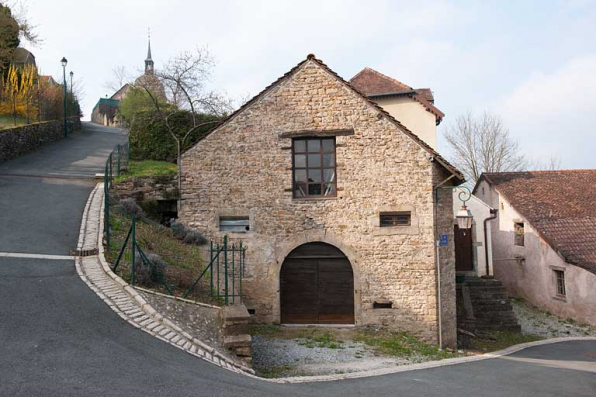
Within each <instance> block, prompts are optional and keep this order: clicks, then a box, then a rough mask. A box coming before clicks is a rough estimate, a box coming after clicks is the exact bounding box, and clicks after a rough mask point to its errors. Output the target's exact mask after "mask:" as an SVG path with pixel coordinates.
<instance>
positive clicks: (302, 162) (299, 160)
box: [294, 154, 306, 168]
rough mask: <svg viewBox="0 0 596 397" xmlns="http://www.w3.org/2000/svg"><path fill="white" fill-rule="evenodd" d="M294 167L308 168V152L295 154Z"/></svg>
mask: <svg viewBox="0 0 596 397" xmlns="http://www.w3.org/2000/svg"><path fill="white" fill-rule="evenodd" d="M294 167H298V168H306V154H297V155H295V156H294Z"/></svg>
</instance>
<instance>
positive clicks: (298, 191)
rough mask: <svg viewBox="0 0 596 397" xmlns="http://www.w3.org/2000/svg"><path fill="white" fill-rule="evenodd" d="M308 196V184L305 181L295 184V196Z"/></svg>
mask: <svg viewBox="0 0 596 397" xmlns="http://www.w3.org/2000/svg"><path fill="white" fill-rule="evenodd" d="M304 196H306V184H304V183H297V184H296V186H294V197H304Z"/></svg>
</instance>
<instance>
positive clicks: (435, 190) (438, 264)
mask: <svg viewBox="0 0 596 397" xmlns="http://www.w3.org/2000/svg"><path fill="white" fill-rule="evenodd" d="M453 178H455V175H451V176H450V177H449V178H447V179H445V180H444V181H443V182H441V183H439V184H438V185H436V186H435V187H434V188H433V193H434V196H435V197H434V204H435V205H434V208H433V213H434V214H433V215H434V218H435V236H434V237H435V266H436V268H437V307H438V310H437V317H438V322H439V327H438V328H439V349H443V313H442V307H441V306H442V301H441V262H440V261H439V228H438V226H437V206H438V204H439V188H440V187H441V186H443V185H444V184H446V183H447V182H449V180H451V179H453Z"/></svg>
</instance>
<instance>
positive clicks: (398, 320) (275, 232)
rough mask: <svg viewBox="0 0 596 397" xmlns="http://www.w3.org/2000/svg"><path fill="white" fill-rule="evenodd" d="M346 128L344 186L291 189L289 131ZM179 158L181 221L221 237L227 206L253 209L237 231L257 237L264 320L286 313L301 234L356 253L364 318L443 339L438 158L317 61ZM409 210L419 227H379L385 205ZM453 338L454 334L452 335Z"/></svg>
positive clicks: (232, 210) (253, 289) (257, 282)
mask: <svg viewBox="0 0 596 397" xmlns="http://www.w3.org/2000/svg"><path fill="white" fill-rule="evenodd" d="M343 129H353V131H354V134H353V135H346V136H337V137H336V150H337V186H338V189H337V190H338V192H337V197H336V198H332V199H329V198H325V199H308V200H301V199H295V198H293V196H292V171H291V169H292V152H291V142H292V141H291V137H290V138H289V137H287V136H288V135H290V136H291V135H292V133H295V132H297V131H304V130H307V131H315V132H313V135H315V136H316V134H317V133H316V131H325V130H343ZM182 162H183V167H182V169H183V170H184V172H183V175H182V178H183V191H182V200H183V202H182V208H181V213H180V214H179V215H180V219H181V220H182V221H183V222H184V223H186V224H188V225H189V226H191V227H194V228H197V229H199V230H200V231H201V232H202V233H203V234H204V235H206V236H210V237H212V238H220V237H222V236H223V233H222V232H220V231H219V217H220V216H249V218H250V231H249V232H246V233H228V236H229V237H230V238H231V239H232V240H242V241H243V242H244V243H245V244H246V245H247V246H248V251H247V258H246V266H247V268H246V272H247V273H246V278H245V281H244V294H245V303H246V305H247V307H248V308H250V309H253V310H255V315H256V316H257V317H258V318H259V319H260V320H261V321H264V322H273V323H276V322H279V321H280V307H279V274H280V268H281V265H282V263H283V261H284V259H285V257H286V256H287V254H288V253H289V252H290V251H292V250H293V249H294V248H296V247H297V246H299V245H301V244H304V243H307V242H314V241H322V242H326V243H329V244H331V245H334V246H335V247H337V248H339V249H340V250H342V251H343V253H344V254H345V255H346V256H347V257H348V259H349V260H350V263H351V265H352V268H353V271H354V288H355V318H356V325H373V324H374V325H384V326H387V327H391V328H393V329H397V330H405V331H409V332H411V333H413V334H415V335H417V336H418V337H420V338H422V339H423V340H425V341H428V342H432V343H437V342H438V322H437V288H436V282H437V276H436V268H435V244H434V241H435V223H434V198H433V183H434V180H435V179H436V178H435V172H434V169H435V167H437V165H436V163H433V162H432V161H430V159H429V153H428V152H426V151H425V150H424V149H422V148H421V146H420V145H419V144H418V143H416V142H415V141H414V140H413V139H411V138H410V137H408V136H407V135H405V134H404V133H403V132H402V131H401V130H399V129H398V127H397V126H396V125H395V124H394V123H392V122H391V121H390V120H388V119H387V118H386V117H384V116H382V115H381V114H380V113H379V111H378V109H376V108H375V107H373V106H372V105H371V104H369V103H367V102H366V101H365V100H364V99H363V98H362V97H360V96H359V95H357V94H356V93H354V92H353V91H352V90H351V89H350V88H348V87H347V86H346V85H345V84H343V83H342V82H341V81H340V80H338V79H337V78H335V77H334V76H332V75H331V74H330V73H329V72H327V71H326V70H325V69H323V68H322V67H321V66H320V65H319V64H317V63H316V62H313V61H308V62H306V63H305V64H303V65H302V67H301V68H300V69H299V70H297V71H296V72H295V73H294V74H293V75H292V76H291V77H290V78H288V79H286V80H285V81H282V82H281V83H279V84H278V85H277V86H275V87H273V88H272V89H271V90H270V91H269V92H267V93H266V94H265V95H264V96H262V97H261V98H260V99H259V100H257V101H255V102H254V103H252V104H251V105H250V106H249V107H248V108H246V109H245V110H243V111H242V112H240V113H239V114H237V115H236V116H235V117H234V118H232V119H231V120H230V121H228V122H227V123H226V124H224V125H222V126H221V127H219V128H218V129H217V130H216V131H215V132H214V133H212V134H211V135H209V136H207V137H206V138H205V139H204V140H203V141H201V142H200V143H199V144H197V145H196V146H195V147H193V148H192V149H190V150H189V151H187V152H186V153H185V154H184V156H183V160H182ZM404 210H405V211H411V213H412V226H411V227H406V228H400V227H391V228H386V227H383V228H381V227H380V225H379V213H380V212H382V211H404ZM439 211H440V212H441V214H440V215H439V218H440V222H441V225H440V228H444V227H445V228H446V230H445V231H444V232H445V233H451V235H452V234H453V227H452V224H451V225H449V226H447V225H446V224H445V225H443V223H445V222H444V221H445V220H446V219H447V218H449V219H452V216H453V214H452V208H451V201H450V198H448V197H447V198H445V199H444V200H443V202H442V204H441V206H440V207H439ZM442 251H445V252H443V254H444V256H443V258H444V259H442V262H441V263H442V266H443V269H444V273H445V274H444V276H445V277H446V278H449V277H454V269H452V268H453V267H454V261H453V244H452V242H451V243H450V245H449V246H448V247H447V248H445V249H442ZM450 267H451V268H450ZM453 283H454V281H453V282H449V281H448V280H446V281H445V284H444V285H445V288H444V289H443V292H444V299H443V304H444V312H445V314H446V315H448V316H449V315H452V316H453V319H452V320H450V321H452V323H453V324H455V288H454V287H453V288H451V287H450V286H453ZM448 294H453V296H452V297H449V296H448ZM375 301H383V302H386V301H390V302H392V308H391V309H389V308H386V309H373V303H374V302H375ZM451 306H453V308H452V307H451ZM444 328H448V329H449V330H451V328H453V331H454V330H455V328H454V326H453V327H451V326H450V325H449V326H447V325H446V326H445V327H444ZM449 332H451V331H449ZM447 339H448V340H449V341H450V343H451V340H452V339H453V338H451V337H449V338H447ZM454 345H455V344H454V343H453V344H452V345H451V346H454Z"/></svg>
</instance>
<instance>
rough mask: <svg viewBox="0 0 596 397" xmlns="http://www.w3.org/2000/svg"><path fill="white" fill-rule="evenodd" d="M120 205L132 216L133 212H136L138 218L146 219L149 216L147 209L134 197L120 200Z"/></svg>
mask: <svg viewBox="0 0 596 397" xmlns="http://www.w3.org/2000/svg"><path fill="white" fill-rule="evenodd" d="M120 207H121V208H122V211H123V212H124V213H125V214H126V215H129V216H132V214H135V216H136V217H137V218H138V219H145V218H146V217H147V215H145V211H143V209H142V208H141V207H139V205H138V204H137V200H135V199H133V198H127V199H122V200H120Z"/></svg>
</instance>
